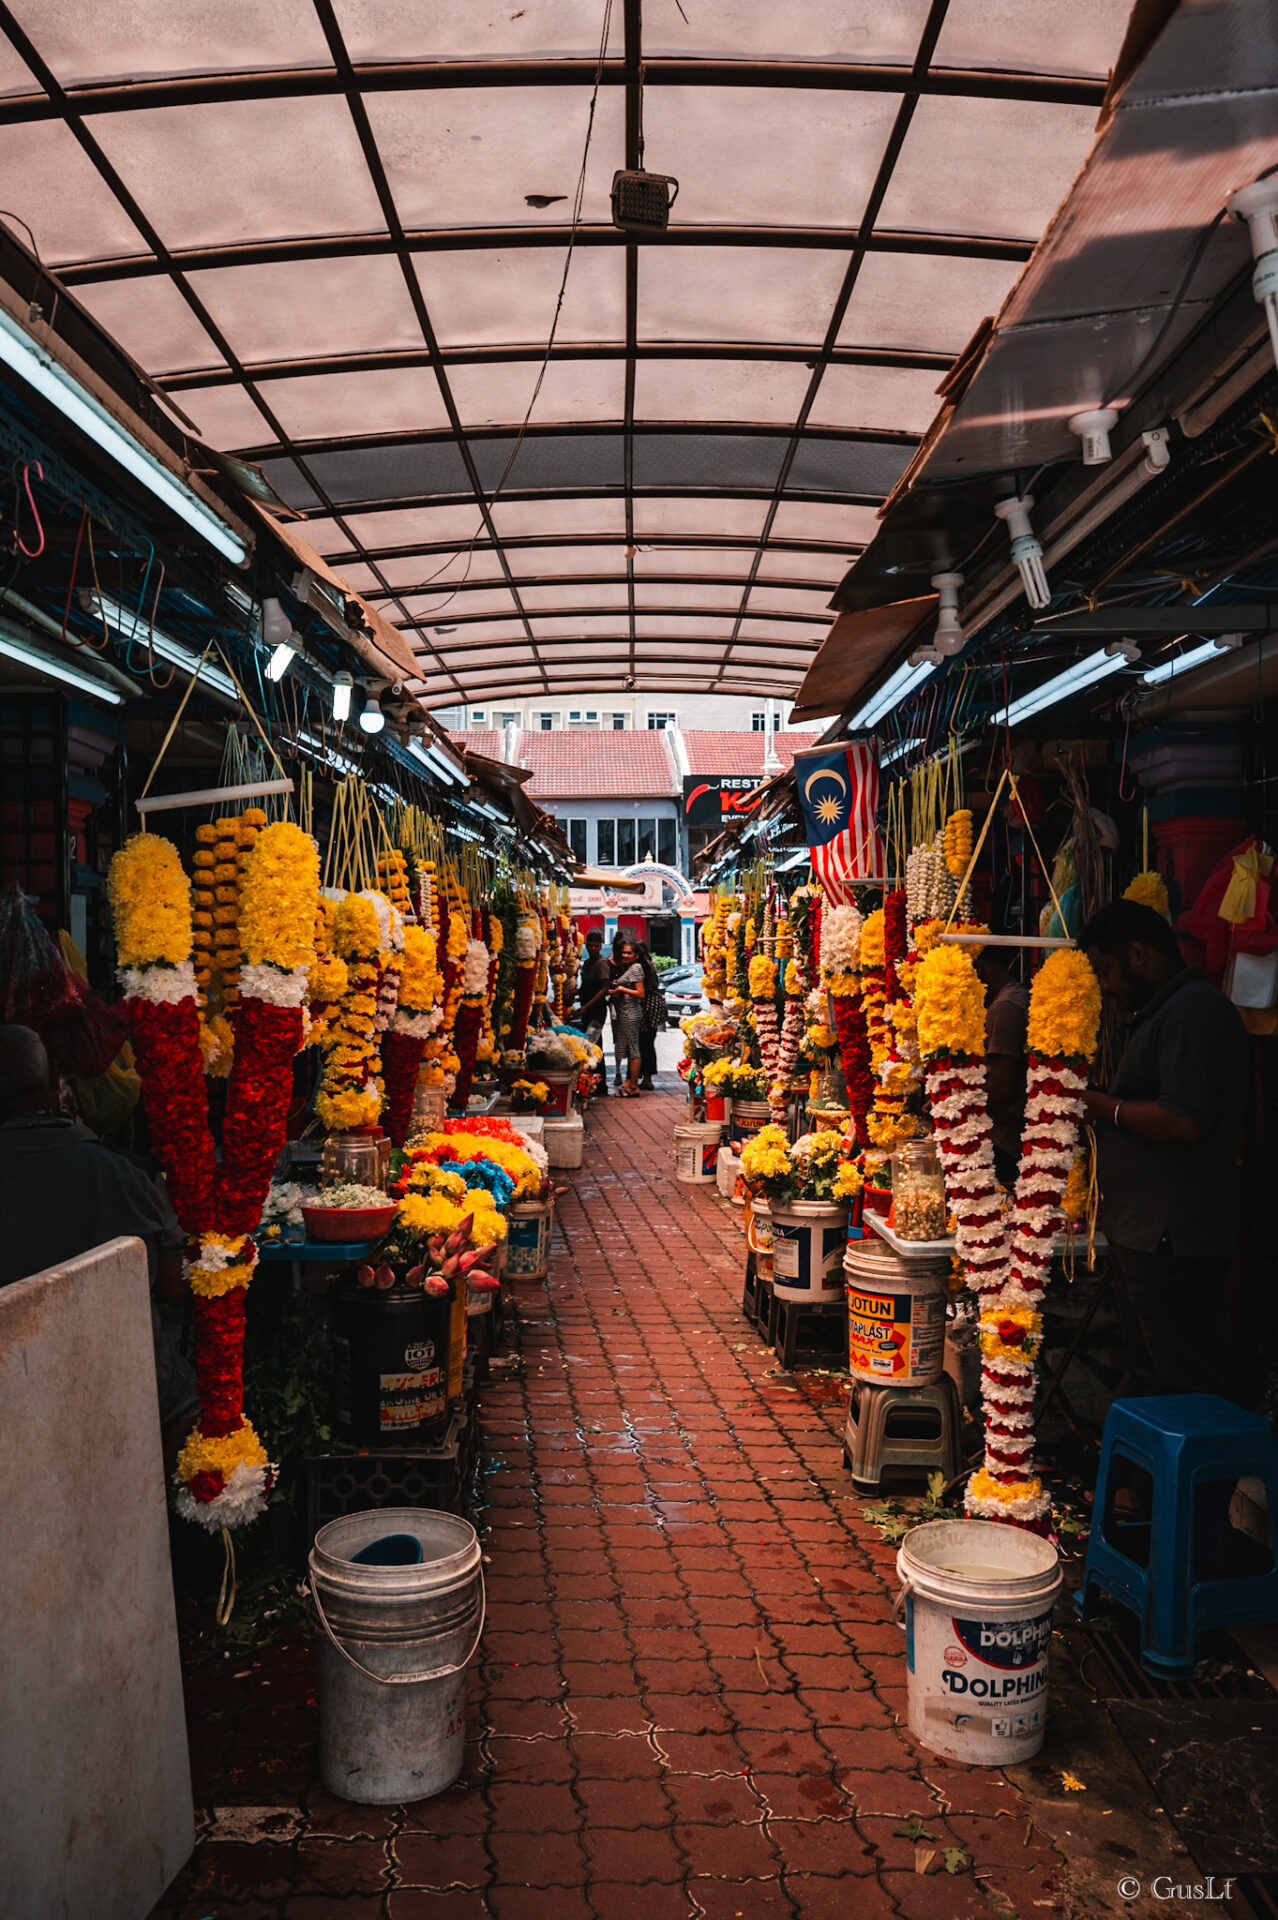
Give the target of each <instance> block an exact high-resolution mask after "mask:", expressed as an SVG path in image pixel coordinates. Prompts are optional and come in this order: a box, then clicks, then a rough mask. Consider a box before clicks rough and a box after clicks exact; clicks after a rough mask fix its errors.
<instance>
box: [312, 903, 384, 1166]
mask: <svg viewBox="0 0 1278 1920" xmlns="http://www.w3.org/2000/svg"><path fill="white" fill-rule="evenodd" d="M352 901H357V902H358V906H357V908H356V909H355V910H354V911H352V912H350V913H345V912H344V910H345V909H346V908H347V907H348V906H349V905H350V903H351V902H352ZM358 907H366V908H367V909H368V912H369V914H370V915H372V919H373V924H374V927H376V923H377V916H376V914H375V913H374V912H373V908H372V905H371V903H370V902H369V901H367V900H359V898H358V896H357V895H355V894H347V896H346V898H345V899H344V900H342V901H341V902H340V903H339V905H338V908H337V911H336V913H335V914H334V915H333V937H334V939H335V940H336V941H338V942H339V943H341V942H342V941H349V942H356V941H362V940H364V939H366V938H367V935H368V929H367V922H366V920H365V917H364V915H363V914H361V913H360V912H359V911H358ZM345 964H346V991H345V993H344V994H343V995H342V997H341V1000H340V1001H339V1003H338V1006H337V1010H336V1012H335V1013H334V1015H333V1019H332V1024H331V1026H330V1029H329V1032H328V1034H327V1036H326V1040H325V1057H324V1077H323V1080H322V1082H321V1084H320V1090H319V1093H318V1094H317V1095H316V1098H315V1111H316V1113H317V1114H318V1115H319V1117H320V1119H321V1120H322V1121H323V1123H324V1125H325V1126H326V1127H327V1128H328V1129H329V1131H330V1132H334V1133H349V1132H350V1131H351V1130H352V1129H353V1128H355V1127H371V1126H372V1125H373V1123H374V1122H375V1121H376V1119H377V1117H378V1115H379V1114H380V1113H381V1110H382V1082H381V1079H380V1077H379V1072H378V1069H379V1067H380V1065H381V1055H380V1053H379V1052H378V1048H377V1046H376V1043H375V1041H374V1021H375V1016H376V1012H377V961H376V959H364V958H360V957H358V956H357V955H356V954H354V953H352V954H351V955H350V957H349V958H348V959H347V961H346V963H345Z"/></svg>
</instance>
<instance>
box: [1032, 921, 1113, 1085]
mask: <svg viewBox="0 0 1278 1920" xmlns="http://www.w3.org/2000/svg"><path fill="white" fill-rule="evenodd" d="M1100 1004H1101V1000H1100V985H1099V982H1098V981H1097V978H1096V975H1095V974H1094V973H1093V971H1092V966H1091V962H1090V961H1089V960H1088V958H1087V955H1086V954H1085V953H1080V952H1079V951H1078V949H1077V948H1076V947H1058V948H1057V949H1056V950H1055V952H1053V953H1049V954H1048V956H1047V958H1046V960H1044V962H1043V964H1042V966H1041V967H1040V968H1039V970H1038V972H1037V973H1036V974H1035V976H1034V982H1033V985H1032V986H1031V988H1030V1003H1029V1022H1028V1026H1027V1030H1026V1046H1027V1047H1028V1049H1029V1051H1030V1053H1037V1054H1041V1055H1043V1057H1044V1058H1046V1059H1049V1060H1060V1059H1078V1058H1082V1059H1087V1060H1090V1059H1091V1057H1092V1055H1093V1054H1094V1053H1095V1051H1096V1039H1097V1034H1098V1032H1099V1028H1100Z"/></svg>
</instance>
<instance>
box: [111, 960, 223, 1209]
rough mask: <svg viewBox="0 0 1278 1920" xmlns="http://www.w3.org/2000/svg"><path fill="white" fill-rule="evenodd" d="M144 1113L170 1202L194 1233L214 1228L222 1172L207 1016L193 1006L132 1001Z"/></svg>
mask: <svg viewBox="0 0 1278 1920" xmlns="http://www.w3.org/2000/svg"><path fill="white" fill-rule="evenodd" d="M127 1008H128V1015H129V1033H130V1036H131V1038H132V1041H133V1050H134V1053H135V1054H136V1056H137V1068H138V1074H139V1076H140V1078H141V1081H142V1106H143V1109H144V1111H145V1113H146V1117H147V1123H148V1125H149V1126H150V1129H151V1141H152V1145H153V1147H154V1150H155V1154H156V1157H157V1159H158V1160H159V1162H160V1164H161V1166H162V1167H163V1168H164V1171H165V1174H166V1175H167V1178H168V1189H169V1198H170V1199H171V1200H172V1202H173V1211H174V1212H175V1213H176V1214H177V1217H178V1219H179V1220H180V1221H181V1223H182V1225H183V1227H185V1229H186V1231H187V1232H188V1233H189V1234H192V1235H198V1234H200V1233H204V1232H207V1231H208V1230H209V1229H210V1228H211V1227H212V1225H213V1215H214V1207H215V1204H216V1194H217V1182H218V1166H217V1155H216V1153H215V1152H214V1148H213V1136H212V1134H211V1133H210V1132H209V1122H208V1097H207V1095H206V1093H205V1089H204V1058H203V1055H202V1054H201V1052H200V1017H199V1012H198V1010H197V1008H196V1004H195V1001H194V1000H193V999H190V998H188V999H185V1000H179V1001H177V1002H173V1001H170V1000H144V999H142V998H140V997H134V998H132V999H130V1000H129V1001H128V1002H127Z"/></svg>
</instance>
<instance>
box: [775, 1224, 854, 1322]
mask: <svg viewBox="0 0 1278 1920" xmlns="http://www.w3.org/2000/svg"><path fill="white" fill-rule="evenodd" d="M771 1212H772V1284H773V1287H774V1289H775V1291H776V1295H777V1298H778V1300H797V1301H800V1302H801V1303H803V1304H806V1305H808V1306H830V1305H832V1304H833V1303H834V1302H835V1301H836V1300H841V1299H842V1298H843V1255H844V1251H845V1249H846V1247H847V1243H848V1210H847V1208H846V1207H837V1206H832V1205H831V1204H830V1203H829V1202H828V1201H825V1200H792V1201H791V1202H790V1203H789V1205H788V1206H784V1207H779V1206H776V1205H775V1204H774V1205H773V1207H772V1209H771Z"/></svg>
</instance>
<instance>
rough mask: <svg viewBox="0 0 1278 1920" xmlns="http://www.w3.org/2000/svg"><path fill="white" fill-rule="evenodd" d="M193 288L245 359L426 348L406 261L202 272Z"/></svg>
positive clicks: (287, 263)
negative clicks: (407, 279)
mask: <svg viewBox="0 0 1278 1920" xmlns="http://www.w3.org/2000/svg"><path fill="white" fill-rule="evenodd" d="M189 278H190V282H191V287H192V289H193V291H194V292H195V294H196V295H197V296H198V298H199V299H200V300H201V301H202V302H203V304H204V306H205V307H206V308H207V309H208V312H209V315H210V317H211V318H212V319H213V320H214V322H215V323H216V325H217V326H218V328H219V329H220V331H221V332H222V333H223V334H224V335H225V337H226V340H227V343H228V344H229V346H230V348H231V350H232V352H233V353H236V354H238V356H239V358H240V359H241V360H243V361H246V362H249V363H253V362H257V361H279V360H309V359H313V358H316V357H317V356H319V355H321V354H323V355H328V354H339V353H376V352H381V353H388V352H396V351H400V350H404V349H411V348H420V347H421V344H422V335H421V328H420V327H419V325H418V323H417V316H416V314H415V313H414V312H413V303H412V300H411V299H410V298H409V293H408V289H407V287H406V286H405V284H404V276H403V274H402V273H401V271H400V268H399V263H398V262H397V261H395V260H392V259H390V258H389V257H387V256H382V257H380V258H379V257H377V256H373V257H372V258H369V257H367V256H361V257H357V258H354V259H342V258H341V257H340V256H339V257H338V258H336V259H332V260H284V261H267V262H264V263H263V264H262V265H260V266H252V267H217V268H212V269H207V270H204V271H199V270H197V271H195V272H193V273H192V274H191V275H190V276H189Z"/></svg>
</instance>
